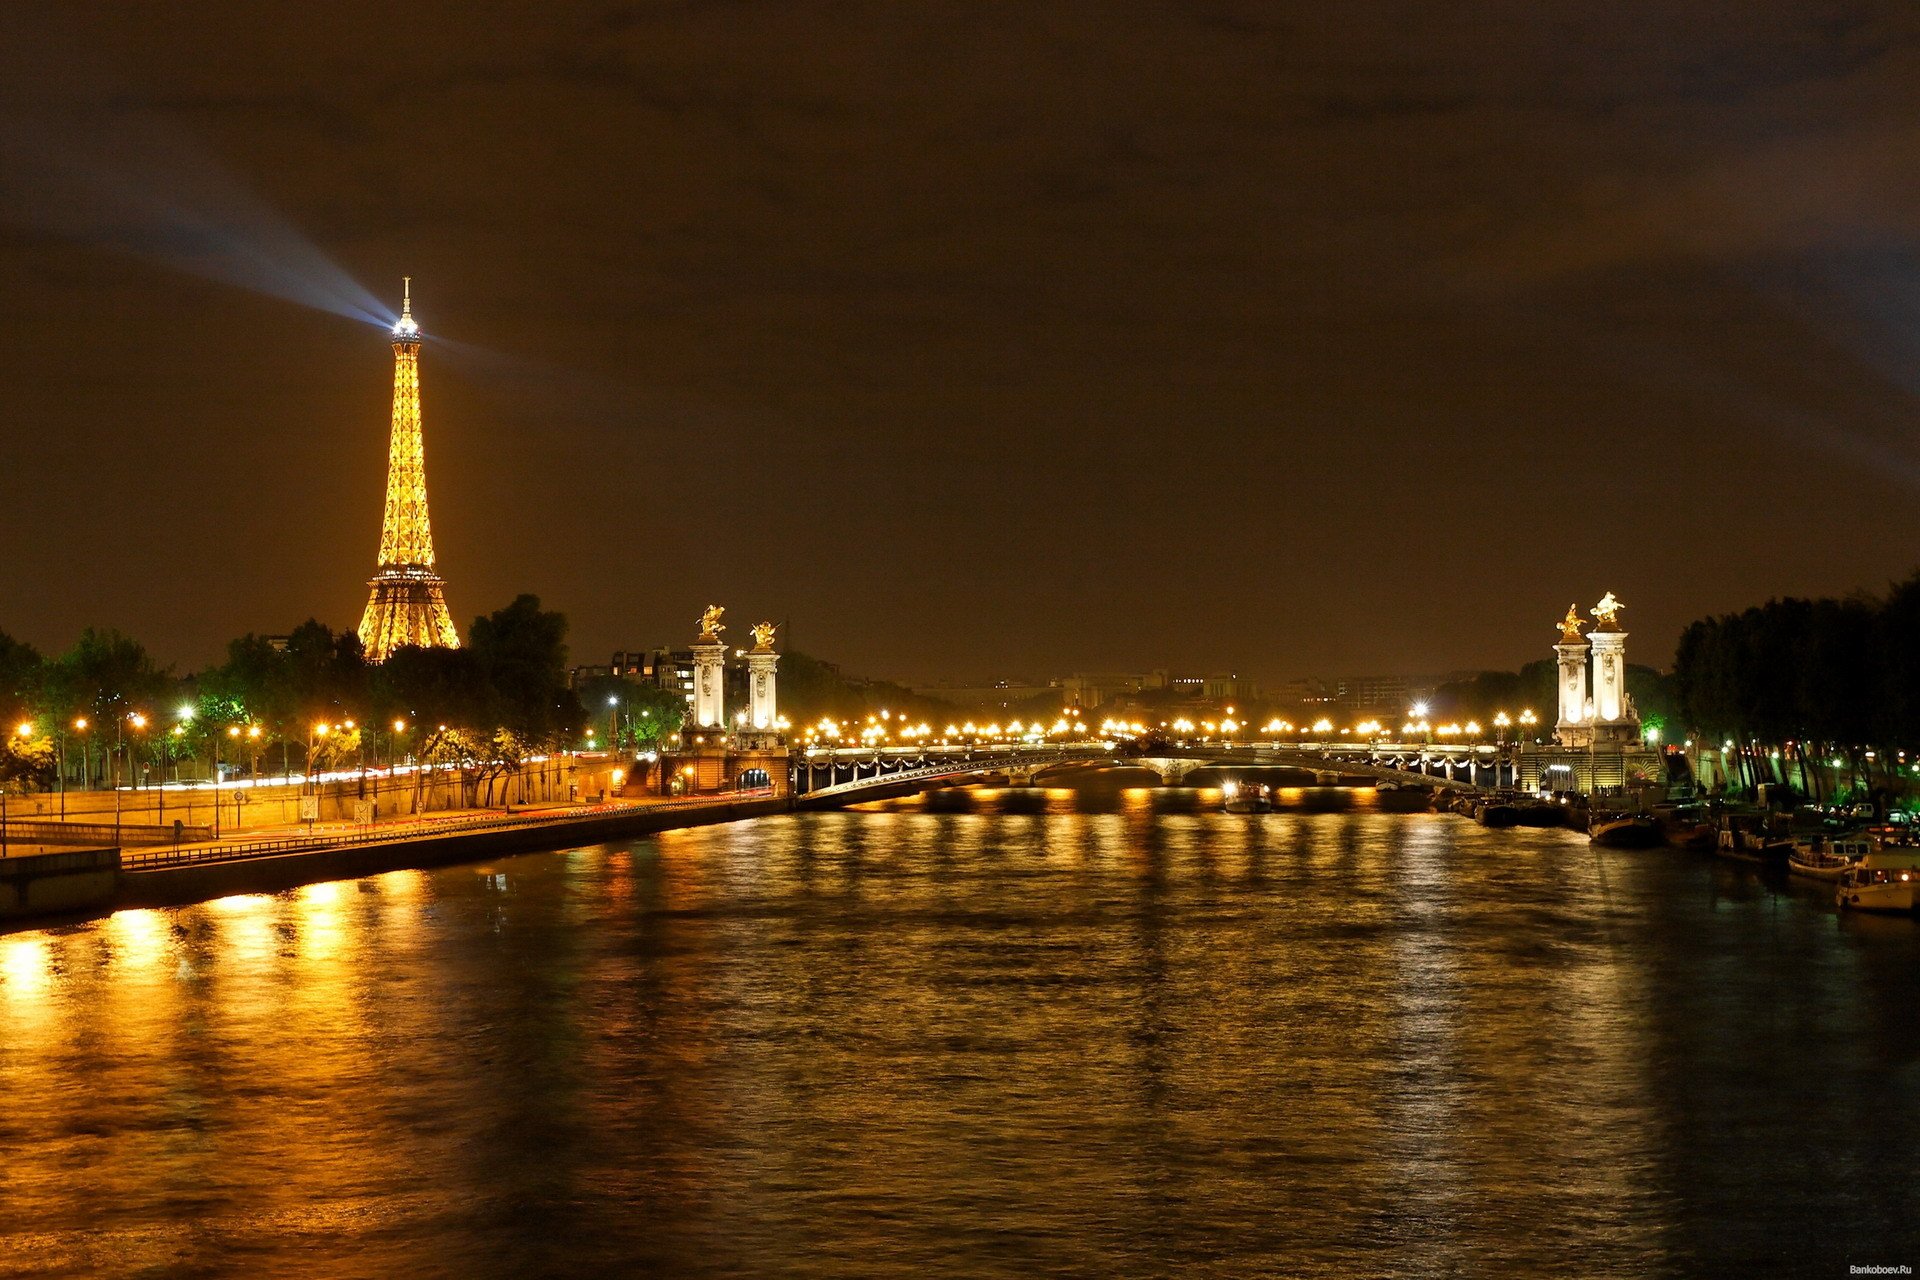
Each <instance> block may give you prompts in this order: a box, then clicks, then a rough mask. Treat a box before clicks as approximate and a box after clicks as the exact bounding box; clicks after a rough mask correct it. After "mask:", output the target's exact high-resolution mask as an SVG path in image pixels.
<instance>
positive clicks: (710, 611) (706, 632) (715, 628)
mask: <svg viewBox="0 0 1920 1280" xmlns="http://www.w3.org/2000/svg"><path fill="white" fill-rule="evenodd" d="M726 611H727V606H725V605H723V604H710V605H708V606H707V611H706V612H705V613H703V614H701V615H700V635H701V637H702V638H703V639H704V638H705V637H707V636H713V637H714V638H715V639H718V638H719V636H720V633H721V632H722V631H725V630H726V628H725V627H723V626H721V625H720V615H721V614H723V613H725V612H726Z"/></svg>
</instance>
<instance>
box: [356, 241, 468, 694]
mask: <svg viewBox="0 0 1920 1280" xmlns="http://www.w3.org/2000/svg"><path fill="white" fill-rule="evenodd" d="M402 288H403V290H404V293H403V298H402V301H401V304H400V321H399V323H398V324H396V325H394V326H393V431H392V435H391V437H390V439H389V441H388V445H387V507H386V514H385V516H384V518H383V519H382V520H381V524H380V562H379V569H378V571H377V572H376V573H375V574H374V576H373V578H372V580H371V581H369V582H368V584H367V585H368V587H369V588H371V593H370V594H369V595H368V597H367V611H366V612H365V613H364V614H363V615H361V618H360V646H361V648H362V649H363V650H365V652H366V655H367V657H368V659H370V660H371V661H374V662H382V661H385V660H386V657H387V655H388V654H390V653H392V652H393V651H394V650H395V649H398V648H400V647H401V646H403V645H421V646H428V647H439V648H446V649H457V648H459V647H460V634H459V632H457V631H455V630H454V627H453V618H452V617H451V616H450V615H449V614H448V613H447V601H446V596H445V593H444V586H445V584H444V583H443V582H442V581H441V579H440V576H439V575H438V574H437V573H435V572H434V568H433V525H432V522H431V521H430V520H429V519H428V516H427V468H426V453H425V448H424V445H423V442H422V439H421V431H420V326H419V325H418V324H416V323H415V322H414V319H413V277H411V276H408V277H405V283H404V284H403V286H402Z"/></svg>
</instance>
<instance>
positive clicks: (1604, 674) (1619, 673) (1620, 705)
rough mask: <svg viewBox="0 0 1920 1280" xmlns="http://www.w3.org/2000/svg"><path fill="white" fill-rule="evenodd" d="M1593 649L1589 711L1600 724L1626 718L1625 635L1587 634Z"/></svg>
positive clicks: (1620, 633)
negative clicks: (1590, 709) (1591, 690)
mask: <svg viewBox="0 0 1920 1280" xmlns="http://www.w3.org/2000/svg"><path fill="white" fill-rule="evenodd" d="M1587 641H1588V643H1590V644H1591V645H1592V646H1593V710H1594V718H1595V720H1597V721H1598V722H1599V723H1601V724H1617V723H1619V722H1621V721H1623V720H1625V719H1626V718H1627V633H1626V632H1624V631H1590V632H1588V633H1587Z"/></svg>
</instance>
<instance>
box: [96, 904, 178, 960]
mask: <svg viewBox="0 0 1920 1280" xmlns="http://www.w3.org/2000/svg"><path fill="white" fill-rule="evenodd" d="M167 935H168V928H167V918H166V916H165V915H164V914H162V913H161V912H158V911H153V910H148V909H142V910H137V911H116V912H114V913H113V914H112V915H111V916H109V917H108V918H107V937H108V938H109V939H110V940H111V942H112V943H113V960H114V963H115V965H117V966H123V967H125V968H127V969H132V970H140V969H145V968H147V967H148V966H150V965H152V964H153V963H154V962H155V961H157V960H159V959H160V958H161V957H162V956H163V955H165V954H166V950H167Z"/></svg>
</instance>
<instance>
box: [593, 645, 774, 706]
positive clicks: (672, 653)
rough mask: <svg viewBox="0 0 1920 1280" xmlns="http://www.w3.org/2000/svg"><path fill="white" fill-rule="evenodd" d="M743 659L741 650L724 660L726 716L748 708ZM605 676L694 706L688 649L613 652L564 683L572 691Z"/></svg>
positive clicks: (745, 668) (691, 670) (691, 656)
mask: <svg viewBox="0 0 1920 1280" xmlns="http://www.w3.org/2000/svg"><path fill="white" fill-rule="evenodd" d="M745 655H746V651H745V650H744V649H743V650H737V651H735V653H734V654H732V655H730V656H729V658H728V660H727V668H726V679H727V687H726V706H727V712H728V714H729V715H731V714H732V713H733V712H734V711H735V710H744V709H745V708H746V705H747V667H746V663H745V662H744V661H743V659H744V658H745ZM606 676H612V677H614V678H615V679H619V680H630V681H632V682H634V683H635V684H649V685H652V686H653V687H654V688H656V689H666V690H669V691H671V692H673V693H677V694H679V695H680V696H681V697H682V698H683V699H685V700H686V702H687V704H688V705H689V706H691V705H692V704H693V650H691V649H620V650H616V651H615V652H614V654H613V656H612V657H611V658H610V659H608V661H607V662H605V663H603V664H600V665H594V666H581V667H575V668H573V670H572V671H570V672H568V673H567V683H568V685H569V686H570V687H572V688H578V687H579V686H580V685H581V684H582V683H584V682H585V681H588V680H592V679H594V678H596V677H606Z"/></svg>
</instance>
